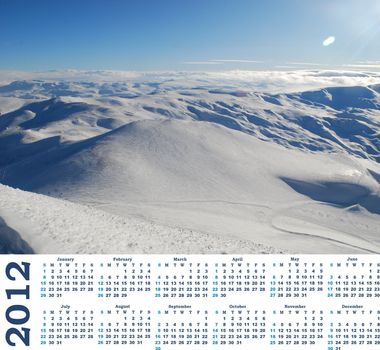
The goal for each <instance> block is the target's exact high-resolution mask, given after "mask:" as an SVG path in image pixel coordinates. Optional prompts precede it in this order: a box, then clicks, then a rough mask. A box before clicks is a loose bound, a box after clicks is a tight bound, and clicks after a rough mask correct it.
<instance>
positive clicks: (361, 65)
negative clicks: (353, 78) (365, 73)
mask: <svg viewBox="0 0 380 350" xmlns="http://www.w3.org/2000/svg"><path fill="white" fill-rule="evenodd" d="M343 67H347V68H360V69H362V68H365V69H371V68H375V69H380V62H379V63H372V64H370V63H358V64H345V65H343Z"/></svg>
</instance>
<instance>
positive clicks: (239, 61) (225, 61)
mask: <svg viewBox="0 0 380 350" xmlns="http://www.w3.org/2000/svg"><path fill="white" fill-rule="evenodd" d="M212 61H213V62H223V63H263V61H254V60H212Z"/></svg>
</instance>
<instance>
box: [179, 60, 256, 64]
mask: <svg viewBox="0 0 380 350" xmlns="http://www.w3.org/2000/svg"><path fill="white" fill-rule="evenodd" d="M225 63H255V64H257V63H263V61H255V60H238V59H231V60H230V59H228V60H225V59H217V60H207V61H187V62H183V64H194V65H205V64H209V65H213V64H225Z"/></svg>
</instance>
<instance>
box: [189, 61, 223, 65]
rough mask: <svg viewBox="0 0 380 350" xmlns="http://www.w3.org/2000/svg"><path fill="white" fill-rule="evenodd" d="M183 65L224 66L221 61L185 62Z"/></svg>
mask: <svg viewBox="0 0 380 350" xmlns="http://www.w3.org/2000/svg"><path fill="white" fill-rule="evenodd" d="M183 64H194V65H205V64H210V65H212V64H223V62H219V61H189V62H183Z"/></svg>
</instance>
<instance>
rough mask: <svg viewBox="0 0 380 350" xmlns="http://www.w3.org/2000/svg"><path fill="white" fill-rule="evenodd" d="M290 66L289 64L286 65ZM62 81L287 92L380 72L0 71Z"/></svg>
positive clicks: (368, 78)
mask: <svg viewBox="0 0 380 350" xmlns="http://www.w3.org/2000/svg"><path fill="white" fill-rule="evenodd" d="M289 67H290V66H289ZM22 79H26V80H32V79H39V80H46V81H57V80H64V81H70V82H78V81H91V82H134V81H139V82H141V81H142V82H160V83H161V88H162V89H168V90H171V89H176V90H178V89H192V88H194V87H197V88H201V89H202V88H204V89H208V88H209V86H214V87H215V88H220V89H225V88H226V87H227V86H228V89H230V90H231V89H236V90H239V91H250V92H254V91H260V92H268V93H287V92H289V93H290V92H296V91H305V90H316V89H320V88H324V87H329V86H355V85H361V86H365V85H372V84H378V83H379V80H380V73H379V72H378V73H377V72H369V71H366V70H349V69H348V68H347V69H346V70H325V69H324V70H322V69H321V70H317V69H314V70H300V69H294V68H293V70H279V69H278V70H266V71H265V70H260V71H253V70H224V71H197V72H192V71H168V72H159V71H158V72H149V71H148V72H130V71H107V70H98V71H80V70H62V71H48V72H15V71H13V72H12V71H0V85H2V84H5V83H9V82H11V81H14V80H22Z"/></svg>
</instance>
